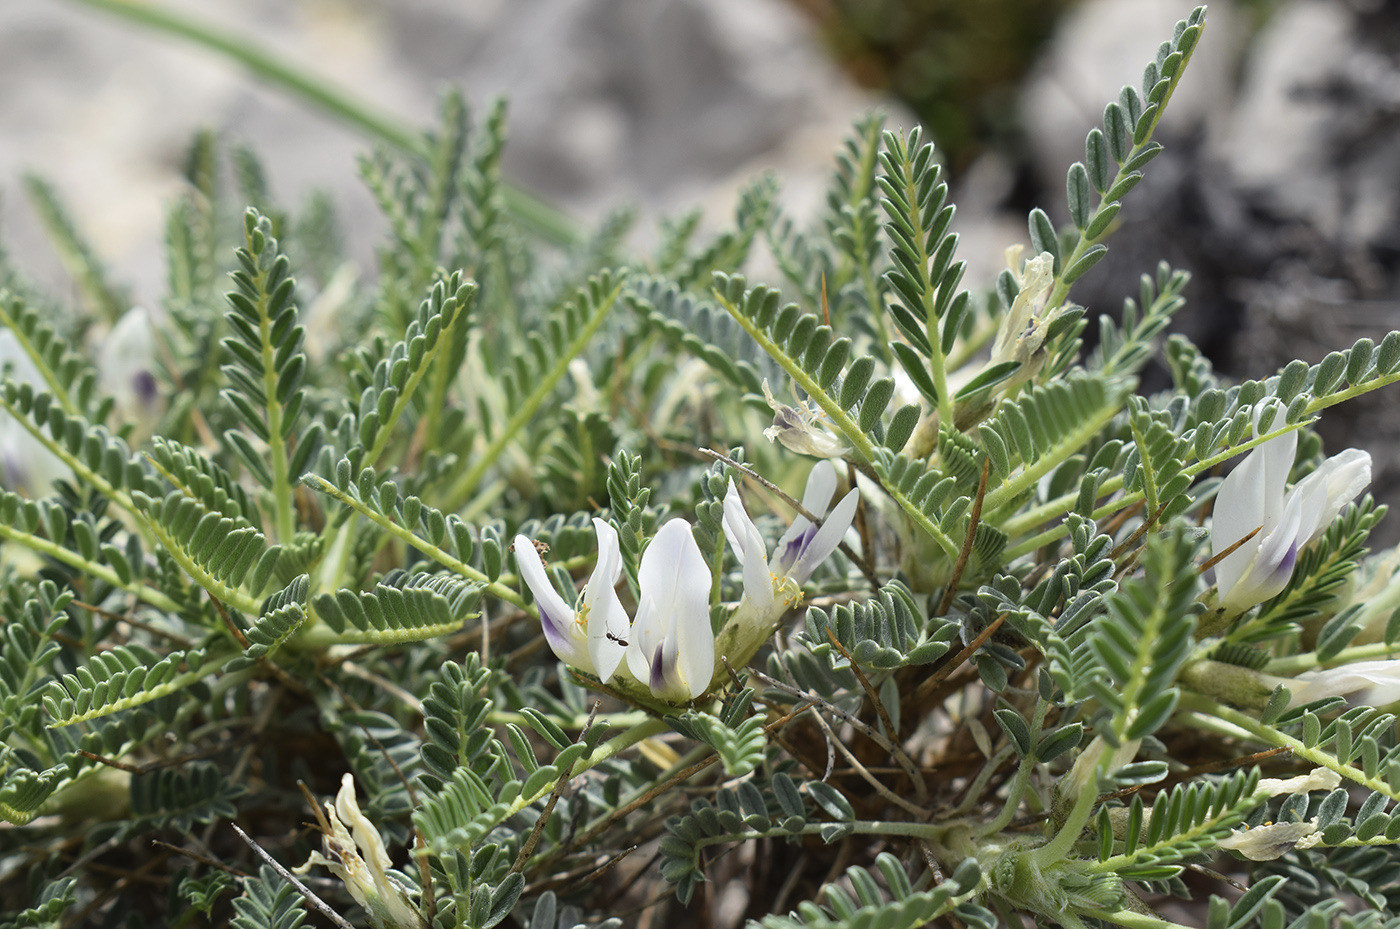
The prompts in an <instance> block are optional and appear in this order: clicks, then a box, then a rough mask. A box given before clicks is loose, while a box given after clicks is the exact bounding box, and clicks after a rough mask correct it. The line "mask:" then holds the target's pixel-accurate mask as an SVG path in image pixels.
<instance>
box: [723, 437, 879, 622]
mask: <svg viewBox="0 0 1400 929" xmlns="http://www.w3.org/2000/svg"><path fill="white" fill-rule="evenodd" d="M835 493H836V469H835V468H834V467H832V465H831V462H829V461H821V462H818V463H817V465H816V467H814V468H812V473H811V474H810V475H809V476H808V477H807V489H806V491H805V492H804V493H803V495H802V506H803V507H804V508H806V510H807V511H808V512H810V513H813V514H815V515H816V516H817V517H818V518H819V519H822V520H823V521H822V524H821V526H820V528H819V527H817V526H816V525H815V524H813V523H812V521H811V520H809V519H808V518H807V517H805V516H798V517H797V518H796V519H794V520H793V521H792V525H791V526H789V527H788V530H787V532H785V533H783V537H782V538H781V539H779V540H778V546H777V548H775V549H774V550H773V559H772V561H771V562H770V561H769V560H768V549H767V546H766V544H765V543H764V541H763V536H762V535H760V534H759V531H758V527H757V526H755V525H754V523H753V520H751V519H750V518H749V514H748V512H747V511H745V509H744V502H743V500H741V499H740V498H739V490H738V488H737V487H735V486H734V482H733V481H730V482H729V491H728V492H727V493H726V494H725V495H724V535H725V537H726V538H728V539H729V545H730V547H731V548H733V549H734V555H735V557H737V558H738V559H739V563H740V564H741V565H743V568H744V598H745V599H746V600H748V601H749V602H750V603H751V604H752V606H753V608H754V609H755V610H756V611H757V612H758V613H759V614H760V615H761V616H766V615H767V614H769V613H770V612H772V611H773V610H774V609H775V607H776V608H778V609H779V611H780V612H781V611H782V610H786V609H787V607H788V606H790V605H791V604H792V603H794V602H796V601H797V600H798V599H799V598H800V597H801V596H802V585H803V584H804V583H806V581H807V578H809V577H811V576H812V572H813V571H815V570H816V569H817V565H819V564H821V563H822V562H823V561H825V560H826V559H827V557H828V556H829V555H830V554H831V553H832V552H834V551H836V549H837V547H838V546H839V545H840V544H841V539H842V537H843V536H845V534H846V530H847V529H849V528H851V522H852V520H854V519H855V516H856V507H857V505H859V503H860V491H859V490H857V489H856V488H854V487H853V488H851V490H850V492H849V493H847V494H846V496H844V497H842V498H841V502H840V503H838V504H836V508H835V509H834V510H832V511H831V515H830V516H829V517H828V516H827V514H826V510H827V507H828V506H830V504H831V498H832V496H833V495H834V494H835Z"/></svg>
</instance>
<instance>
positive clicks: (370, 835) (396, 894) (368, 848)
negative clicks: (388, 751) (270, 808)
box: [293, 774, 428, 929]
mask: <svg viewBox="0 0 1400 929" xmlns="http://www.w3.org/2000/svg"><path fill="white" fill-rule="evenodd" d="M326 819H327V820H328V822H329V825H330V827H331V831H330V832H329V833H328V834H324V835H322V836H321V849H322V851H324V852H325V854H324V855H323V854H322V853H321V852H312V853H311V857H310V858H308V859H306V863H305V864H303V865H302V866H301V867H299V868H294V869H293V870H295V871H296V872H297V873H298V874H306V873H307V872H308V871H310V870H311V868H312V867H313V866H314V865H322V866H324V867H325V868H328V869H329V870H330V872H331V873H332V874H334V875H335V876H336V877H338V878H340V879H341V880H342V881H344V882H345V888H346V889H347V890H349V891H350V896H352V897H354V898H355V902H356V903H358V904H359V905H360V906H362V907H364V910H365V914H366V915H367V916H368V917H369V921H370V925H372V926H374V927H375V929H427V925H428V923H427V921H426V920H424V919H423V916H422V914H421V913H419V912H418V908H417V907H416V906H414V905H413V902H412V901H411V900H410V899H409V895H408V894H409V892H408V888H406V887H405V886H403V884H401V883H399V881H397V880H396V879H395V878H394V877H393V876H392V875H391V874H390V873H389V868H390V867H391V866H392V863H391V862H390V861H389V853H388V852H386V851H385V850H384V840H383V839H381V838H380V837H379V830H377V829H375V828H374V823H372V822H370V821H369V817H367V816H365V814H364V813H361V812H360V805H359V804H358V803H356V802H355V779H354V778H353V777H352V776H350V775H349V774H347V775H345V777H343V778H342V779H341V781H340V792H339V793H337V794H336V795H335V803H329V802H327V803H326ZM347 823H348V824H349V826H350V828H349V829H346V828H345V827H346V824H347Z"/></svg>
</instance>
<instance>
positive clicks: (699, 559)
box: [627, 519, 715, 700]
mask: <svg viewBox="0 0 1400 929" xmlns="http://www.w3.org/2000/svg"><path fill="white" fill-rule="evenodd" d="M637 582H638V586H639V587H640V588H641V591H642V596H641V605H640V606H639V607H638V609H637V620H636V622H635V623H634V624H633V631H632V634H633V635H634V636H635V635H636V634H637V627H638V626H640V627H642V633H643V636H642V637H641V640H642V642H643V643H644V644H643V651H642V653H641V656H642V657H647V658H650V659H651V665H652V667H648V668H646V669H645V670H646V672H647V675H646V676H645V677H644V676H643V675H642V674H637V673H636V668H635V666H634V659H633V657H632V653H631V648H630V643H629V652H628V658H627V660H628V667H630V668H633V673H634V674H635V675H636V677H637V678H638V679H639V680H648V679H650V677H651V673H650V672H651V671H652V670H653V668H654V666H655V662H656V660H657V652H658V649H660V650H661V651H662V652H663V654H662V664H663V668H664V670H665V671H666V675H665V676H666V683H667V689H666V692H665V693H659V692H658V693H656V695H657V696H659V697H664V698H666V699H671V700H689V699H694V698H695V697H698V696H699V695H700V694H702V693H704V692H705V691H706V689H708V688H709V686H710V679H711V678H712V677H713V676H714V665H715V639H714V634H713V632H712V631H711V629H710V568H709V565H707V564H706V563H705V556H704V555H702V554H701V553H700V546H698V545H696V544H695V536H694V535H693V534H692V532H691V528H690V524H689V523H687V522H686V521H685V520H683V519H673V520H670V521H669V522H667V523H666V524H665V525H664V526H662V527H661V528H660V529H659V530H658V531H657V533H656V537H655V538H653V539H652V540H651V545H649V546H648V547H647V550H646V552H645V553H644V554H643V555H642V563H641V566H640V567H639V569H638V572H637ZM658 632H659V633H660V634H659V635H657V633H658ZM672 649H674V652H672V651H671V650H672ZM653 692H656V691H655V688H654V687H653Z"/></svg>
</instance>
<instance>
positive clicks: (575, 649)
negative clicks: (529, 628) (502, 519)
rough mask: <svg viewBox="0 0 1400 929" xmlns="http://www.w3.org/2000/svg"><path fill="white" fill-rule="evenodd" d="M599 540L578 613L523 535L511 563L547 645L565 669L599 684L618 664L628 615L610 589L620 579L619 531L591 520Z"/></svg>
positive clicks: (598, 521) (608, 676)
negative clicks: (584, 674) (532, 597)
mask: <svg viewBox="0 0 1400 929" xmlns="http://www.w3.org/2000/svg"><path fill="white" fill-rule="evenodd" d="M593 531H594V532H595V533H596V534H597V536H598V563H597V564H596V565H595V566H594V568H593V575H592V576H591V577H590V578H589V579H588V586H587V587H585V588H584V591H583V597H582V598H581V603H580V606H579V609H578V610H575V609H574V608H573V607H571V606H569V604H568V603H567V602H565V600H564V598H563V597H561V596H559V592H558V591H556V590H555V589H554V585H553V584H552V583H550V580H549V577H548V576H547V575H546V574H545V571H544V562H542V561H541V560H540V555H539V552H537V551H536V550H535V545H534V543H533V542H531V541H530V540H529V539H528V538H526V537H525V536H523V535H517V536H516V537H515V563H516V565H517V567H518V568H519V569H520V577H521V579H522V580H524V581H525V585H526V586H527V587H529V588H530V592H531V593H532V594H534V595H535V605H536V606H537V607H539V611H540V625H542V626H543V627H544V637H545V641H546V642H548V643H549V647H550V648H551V649H553V650H554V654H555V655H556V656H558V658H559V660H560V661H562V662H564V663H565V664H568V665H572V666H574V667H575V668H578V669H580V670H582V671H587V672H588V673H589V674H594V675H597V677H598V679H599V680H601V681H602V682H603V683H605V684H606V683H607V682H608V681H609V680H611V679H612V676H613V672H614V671H616V670H617V666H618V665H619V664H621V663H622V656H623V649H624V644H625V643H626V641H627V613H626V611H625V610H623V608H622V601H620V600H619V599H618V597H617V591H616V590H615V589H614V588H615V586H616V585H617V579H618V576H619V575H620V574H621V573H622V551H621V548H620V546H619V545H618V540H617V530H616V529H614V528H613V527H612V526H610V525H608V524H607V523H605V522H603V521H602V520H601V519H597V518H595V519H594V520H593Z"/></svg>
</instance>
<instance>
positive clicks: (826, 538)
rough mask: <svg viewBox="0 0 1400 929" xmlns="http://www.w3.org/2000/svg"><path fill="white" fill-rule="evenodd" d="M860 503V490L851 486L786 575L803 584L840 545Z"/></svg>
mask: <svg viewBox="0 0 1400 929" xmlns="http://www.w3.org/2000/svg"><path fill="white" fill-rule="evenodd" d="M859 505H860V490H858V489H857V488H855V487H852V488H851V490H850V492H849V493H847V494H846V496H844V497H842V498H841V502H840V503H838V504H836V508H835V509H833V510H832V511H831V513H830V514H828V515H827V517H826V519H825V520H823V521H822V527H821V528H820V529H818V530H817V533H816V535H814V536H813V537H812V540H811V541H810V542H809V543H807V546H806V547H805V548H804V549H803V550H802V554H801V555H799V556H798V558H797V563H796V564H794V565H793V566H792V570H791V571H789V572H788V577H790V578H792V579H793V580H794V581H796V582H797V583H799V584H805V583H806V582H807V578H809V577H811V576H812V572H813V571H815V570H817V566H818V565H820V564H821V563H822V562H823V561H826V559H827V557H828V556H829V555H830V554H831V553H832V552H834V551H836V549H837V548H838V547H840V545H841V539H842V538H843V537H844V536H845V535H846V530H847V529H849V528H851V523H852V522H854V521H855V518H856V507H857V506H859Z"/></svg>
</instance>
